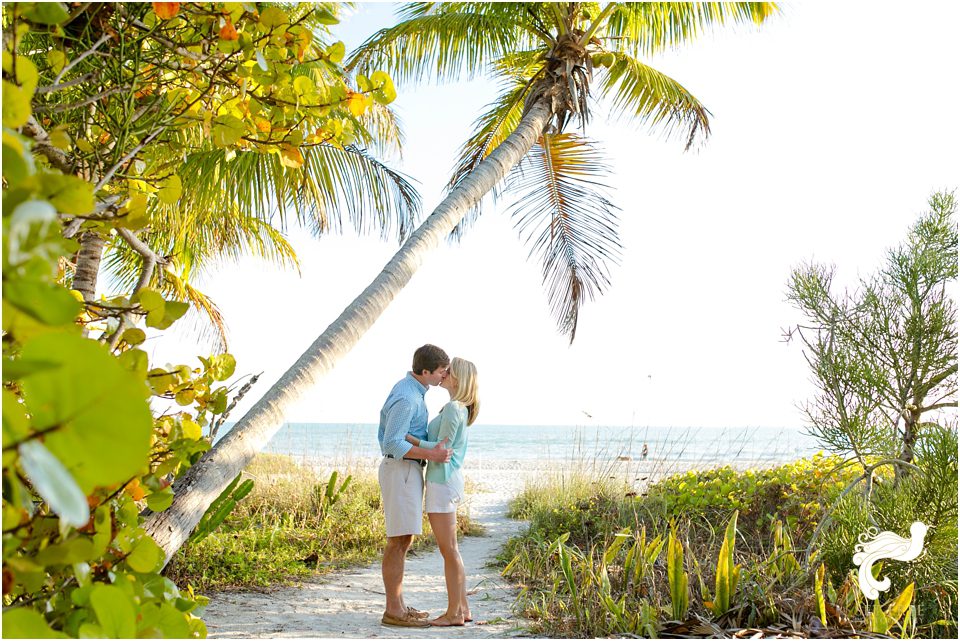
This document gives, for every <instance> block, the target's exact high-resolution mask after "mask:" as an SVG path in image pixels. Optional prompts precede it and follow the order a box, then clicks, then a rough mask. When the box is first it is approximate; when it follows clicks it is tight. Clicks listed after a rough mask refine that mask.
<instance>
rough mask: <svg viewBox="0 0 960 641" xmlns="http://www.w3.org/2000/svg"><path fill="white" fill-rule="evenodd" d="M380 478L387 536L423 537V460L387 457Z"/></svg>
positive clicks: (382, 463)
mask: <svg viewBox="0 0 960 641" xmlns="http://www.w3.org/2000/svg"><path fill="white" fill-rule="evenodd" d="M378 476H379V478H380V495H381V496H382V497H383V516H384V519H385V520H386V523H387V536H388V537H389V536H404V535H406V534H423V467H422V466H421V465H420V463H419V461H416V460H413V459H392V458H386V457H384V458H383V460H382V461H381V462H380V470H379V474H378Z"/></svg>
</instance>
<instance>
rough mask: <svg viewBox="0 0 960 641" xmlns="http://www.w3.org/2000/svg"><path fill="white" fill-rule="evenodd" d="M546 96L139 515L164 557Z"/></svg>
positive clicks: (370, 316)
mask: <svg viewBox="0 0 960 641" xmlns="http://www.w3.org/2000/svg"><path fill="white" fill-rule="evenodd" d="M552 110H553V108H552V100H551V98H550V96H548V95H543V94H541V97H540V98H539V99H537V100H536V101H534V102H533V103H531V104H530V107H529V109H528V111H527V112H526V114H525V115H524V116H523V118H522V120H521V121H520V124H519V125H518V126H517V128H516V130H515V131H514V132H513V133H512V134H511V135H510V136H509V137H508V138H507V139H506V140H505V141H504V142H503V143H502V144H501V145H499V146H498V147H497V148H496V149H495V150H494V151H493V153H491V154H490V155H489V156H488V157H487V158H486V159H484V160H483V162H481V163H480V164H479V165H478V166H477V168H476V169H475V170H474V171H473V172H472V174H471V175H470V176H469V177H468V178H467V179H465V180H463V181H462V182H461V183H460V184H459V185H458V187H457V188H456V189H455V190H453V191H452V192H450V194H448V195H447V197H446V198H445V199H444V200H443V202H441V203H440V205H439V206H438V207H437V208H436V209H435V210H434V211H433V213H432V214H431V215H430V217H429V218H427V220H426V221H424V223H423V224H422V225H421V226H420V228H419V229H417V230H416V231H415V232H414V233H413V234H412V235H411V236H410V238H409V239H408V240H407V241H406V242H405V243H404V244H403V246H402V247H401V248H400V250H399V251H398V252H397V253H396V254H395V255H394V257H393V258H392V259H391V260H390V262H388V263H387V265H386V266H385V267H384V268H383V271H381V272H380V274H379V275H378V276H377V277H376V278H375V279H374V281H373V282H372V283H371V284H370V285H369V286H368V287H367V288H366V289H365V290H363V293H361V294H360V295H359V296H358V297H357V298H356V300H354V301H353V302H352V303H351V304H350V305H349V306H348V307H347V308H346V309H345V310H344V311H343V313H341V314H340V316H339V317H338V318H337V319H336V320H335V321H334V322H333V323H331V324H330V326H329V327H327V329H326V330H325V331H324V332H323V333H322V334H321V335H320V336H319V338H317V339H316V340H315V341H314V342H313V344H312V345H310V347H309V348H307V350H306V351H305V352H304V353H303V355H302V356H300V358H299V359H298V360H297V362H295V363H294V364H293V366H292V367H290V369H288V370H287V371H286V373H285V374H284V375H283V376H281V377H280V379H279V380H278V381H277V382H276V383H275V384H274V385H273V387H271V388H270V390H269V391H267V393H266V394H264V396H263V398H261V399H260V400H259V401H258V402H257V403H256V405H254V406H253V407H252V408H250V410H249V411H248V412H247V413H246V415H245V416H244V417H243V418H241V419H240V421H238V422H237V424H236V425H234V427H233V429H232V430H230V432H229V433H228V434H227V435H226V436H225V437H224V438H223V440H221V441H220V442H219V443H217V445H215V446H214V447H213V449H211V450H210V451H209V452H207V454H206V455H204V456H203V458H201V459H200V461H198V462H197V464H195V465H194V466H193V467H191V468H190V469H189V470H188V471H187V473H186V474H184V476H183V477H182V478H180V479H179V480H178V481H177V482H176V484H175V485H174V490H175V495H176V498H175V499H174V501H173V504H172V505H171V506H170V508H168V509H167V510H165V511H164V512H160V513H158V514H155V515H153V516H151V517H150V518H149V519H148V520H147V521H146V523H145V527H146V530H147V532H148V533H149V534H150V535H151V536H152V537H153V538H154V539H155V540H156V542H157V543H158V544H159V545H160V547H162V548H163V550H164V553H165V554H166V560H167V561H169V560H170V557H171V556H173V554H174V553H175V552H176V551H177V549H178V548H179V547H180V546H181V545H182V544H183V542H184V541H185V540H186V538H187V537H188V536H189V535H190V532H191V531H192V530H193V528H194V527H196V525H197V523H199V521H200V518H201V517H202V516H203V514H204V512H205V511H206V509H207V507H208V506H209V505H210V504H211V503H212V502H213V501H214V500H215V499H216V498H217V497H218V496H219V495H220V493H221V492H222V491H223V490H224V489H225V488H226V487H227V485H229V483H230V482H231V481H232V480H233V479H234V478H235V477H236V476H237V474H239V473H240V472H241V470H243V468H244V467H246V466H247V464H248V463H250V461H251V460H252V459H253V457H254V455H256V454H257V452H259V451H260V450H262V449H263V448H264V447H265V446H266V445H267V443H269V442H270V439H271V438H272V437H273V435H274V434H275V433H276V432H277V430H279V429H280V427H281V425H282V424H283V417H284V411H285V410H286V408H287V407H289V406H290V405H291V404H292V403H293V402H295V401H296V400H298V399H299V398H301V397H302V396H303V395H304V394H305V393H306V392H307V391H309V390H310V389H311V388H312V386H313V385H314V384H316V383H317V382H318V381H319V380H320V377H321V376H323V375H324V374H326V373H327V372H328V371H330V370H331V369H333V367H334V366H335V365H336V364H337V361H338V360H339V359H340V358H342V357H343V356H344V355H345V354H346V353H347V352H349V351H350V349H352V348H353V346H354V345H356V344H357V342H358V341H359V340H360V338H361V337H362V336H363V335H364V333H365V332H366V331H367V330H368V329H370V327H372V326H373V324H374V322H376V320H377V318H379V317H380V314H382V313H383V312H384V311H385V310H386V309H387V306H388V305H389V304H390V302H391V301H392V300H393V299H394V297H395V296H396V295H397V294H398V293H400V291H401V290H402V289H403V288H404V287H405V286H406V284H407V283H408V282H409V281H410V279H411V278H412V277H413V274H414V273H415V272H416V270H417V268H418V267H419V266H420V264H421V263H422V262H423V259H424V256H425V255H426V253H427V252H428V251H429V250H431V249H434V248H435V247H437V246H438V245H439V244H440V242H441V241H442V240H443V238H444V237H446V236H447V235H448V234H449V233H450V232H451V231H452V230H453V229H454V227H456V226H457V223H459V222H460V220H461V219H463V217H464V216H465V215H466V214H467V212H468V211H470V209H471V208H472V207H473V206H475V205H476V204H477V203H479V202H480V200H481V199H482V198H483V196H484V195H485V194H487V193H488V192H489V191H490V190H491V189H493V187H494V186H495V185H496V184H497V183H499V182H500V181H501V180H503V179H504V178H505V177H506V175H507V174H508V173H509V172H510V170H511V169H512V168H513V167H514V166H515V165H516V164H517V163H518V162H520V160H521V159H522V158H523V157H524V155H526V153H527V152H528V151H529V150H530V149H531V147H533V145H534V143H535V142H536V141H537V140H538V138H539V137H540V136H541V134H542V133H543V132H544V130H545V129H546V127H547V124H548V123H549V121H550V118H551V116H552Z"/></svg>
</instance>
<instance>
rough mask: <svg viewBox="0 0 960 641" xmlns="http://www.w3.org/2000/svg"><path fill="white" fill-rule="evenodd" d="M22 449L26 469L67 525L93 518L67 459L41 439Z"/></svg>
mask: <svg viewBox="0 0 960 641" xmlns="http://www.w3.org/2000/svg"><path fill="white" fill-rule="evenodd" d="M18 449H19V451H20V464H21V465H22V466H23V471H24V472H25V473H26V475H27V478H29V479H30V482H31V483H33V488H34V489H35V490H36V491H37V494H39V495H40V496H41V497H43V500H44V501H46V502H47V504H48V505H49V506H50V509H51V510H53V511H54V512H56V513H57V515H59V516H60V520H61V521H62V522H63V523H64V524H66V525H69V526H72V527H80V526H82V525H84V524H86V522H87V521H89V520H90V508H89V506H88V505H87V497H86V495H85V494H84V493H83V492H81V491H80V487H79V486H78V485H77V482H76V481H75V480H74V479H73V477H72V476H71V475H70V472H69V471H67V468H66V467H64V465H63V463H61V462H60V461H59V460H58V459H57V457H55V456H54V455H53V454H51V453H50V450H48V449H47V448H46V447H45V446H44V445H43V443H41V442H40V441H39V440H37V439H31V440H29V441H26V442H25V443H21V444H20V447H19V448H18ZM48 549H49V548H48Z"/></svg>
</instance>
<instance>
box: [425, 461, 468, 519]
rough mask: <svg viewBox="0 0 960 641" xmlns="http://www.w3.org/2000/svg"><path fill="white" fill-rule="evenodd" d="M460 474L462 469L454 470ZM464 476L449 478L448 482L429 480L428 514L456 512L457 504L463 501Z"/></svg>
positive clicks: (456, 473)
mask: <svg viewBox="0 0 960 641" xmlns="http://www.w3.org/2000/svg"><path fill="white" fill-rule="evenodd" d="M454 474H455V475H458V474H460V470H457V471H456V472H454ZM462 488H463V481H462V477H460V478H453V477H451V478H450V479H448V482H447V483H434V482H433V481H427V498H426V504H427V506H426V511H427V514H431V513H434V514H435V513H437V512H456V511H457V506H458V505H459V504H460V502H461V501H463V489H462Z"/></svg>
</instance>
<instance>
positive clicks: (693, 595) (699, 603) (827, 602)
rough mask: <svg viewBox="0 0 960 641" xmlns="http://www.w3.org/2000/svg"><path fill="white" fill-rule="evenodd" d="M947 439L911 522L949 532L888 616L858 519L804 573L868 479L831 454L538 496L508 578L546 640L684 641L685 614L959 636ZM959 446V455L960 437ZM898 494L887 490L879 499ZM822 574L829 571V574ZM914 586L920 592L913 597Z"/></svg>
mask: <svg viewBox="0 0 960 641" xmlns="http://www.w3.org/2000/svg"><path fill="white" fill-rule="evenodd" d="M941 436H942V438H940V440H937V441H934V440H930V441H928V445H927V446H925V447H926V449H924V450H923V451H924V452H926V454H924V456H927V457H940V458H941V459H942V460H943V461H945V464H944V465H943V466H941V468H938V469H939V470H940V472H938V473H937V474H940V476H937V474H933V475H929V476H924V477H921V476H919V475H918V476H916V477H915V478H913V479H911V481H910V482H909V483H905V484H904V485H903V486H902V488H901V489H900V490H899V492H900V493H901V494H903V495H908V496H909V497H910V501H909V502H908V503H909V505H912V506H913V508H911V509H913V510H914V511H913V512H911V513H910V515H911V516H912V515H913V514H917V515H920V514H922V515H923V516H924V518H928V519H931V516H933V515H932V513H931V512H937V511H938V510H939V511H940V513H941V516H942V517H943V518H945V519H946V520H945V522H944V525H943V526H940V525H938V526H936V527H935V528H934V530H933V531H932V532H936V531H937V530H940V532H937V533H936V535H934V536H931V538H930V541H929V545H928V548H927V552H926V556H925V557H922V558H921V560H920V562H918V563H916V564H902V566H903V567H901V568H899V569H898V572H902V573H904V574H903V576H902V577H899V578H898V579H897V580H896V581H895V582H894V586H893V587H892V589H891V590H889V591H888V592H886V593H884V594H883V596H882V597H881V598H882V599H884V600H886V602H885V603H883V604H881V605H882V606H883V607H882V608H881V609H880V610H877V611H876V612H874V611H872V610H871V609H870V607H866V606H867V604H865V603H864V599H863V598H862V596H861V595H860V592H859V588H857V587H856V585H855V583H853V582H852V579H851V577H850V574H849V572H850V570H851V569H852V568H853V563H852V555H853V551H854V545H855V544H856V542H857V541H856V535H858V534H859V533H860V532H862V531H863V530H864V528H863V527H861V525H862V523H861V522H860V521H852V522H851V519H850V518H848V517H847V513H848V511H844V510H843V509H841V510H839V511H838V512H837V513H835V514H834V515H833V517H832V519H833V520H832V521H830V522H829V523H825V525H824V528H823V531H822V533H821V534H818V537H819V538H818V539H817V541H815V542H818V543H819V544H821V545H823V546H824V547H823V553H822V554H821V555H820V556H818V555H817V552H816V550H814V551H813V555H812V561H811V562H810V564H809V565H806V564H805V563H806V561H807V556H806V554H805V552H806V550H807V547H808V546H809V545H810V543H811V541H812V537H813V536H814V532H815V531H816V528H817V525H818V524H819V523H821V522H823V521H824V516H825V515H826V514H827V513H828V509H829V505H830V504H831V503H832V502H833V501H834V499H835V497H837V496H838V495H839V494H840V493H841V492H842V491H843V490H844V489H845V488H847V487H849V485H850V483H851V482H852V481H853V480H854V479H855V477H856V475H857V473H858V470H856V469H853V468H847V467H841V468H840V469H839V470H838V469H837V468H838V465H839V463H840V461H839V459H837V458H835V457H825V456H823V455H820V454H818V455H815V456H814V457H812V458H810V459H803V460H800V461H797V462H795V463H790V464H787V465H782V466H779V467H776V468H771V469H765V470H747V471H743V472H738V471H736V470H733V469H732V468H729V467H727V468H721V469H715V470H704V471H698V472H689V473H686V474H680V475H675V476H673V477H670V478H667V479H664V480H663V481H661V482H659V483H657V484H655V485H653V486H651V487H650V488H649V490H648V492H647V495H646V496H642V495H641V496H635V495H634V493H633V492H629V491H628V492H624V491H619V492H618V491H617V490H616V488H615V487H613V486H611V485H609V484H606V483H594V482H591V481H590V480H588V479H585V478H578V479H575V480H574V481H572V482H571V481H565V482H564V483H563V484H560V483H559V482H558V483H556V485H549V484H547V485H536V486H532V487H529V488H527V489H526V490H525V491H524V492H522V493H521V494H520V495H519V496H518V497H517V498H516V500H515V501H514V502H513V503H512V505H511V513H512V514H514V515H517V516H522V517H524V518H527V519H528V520H529V521H530V524H529V526H528V528H527V529H526V530H525V531H524V532H523V533H522V534H521V535H520V536H517V537H514V538H513V539H511V540H510V541H509V542H508V544H507V545H506V546H505V549H504V553H503V555H502V556H501V561H502V562H503V563H504V573H505V575H507V576H509V577H511V578H512V579H514V580H516V581H518V582H519V583H520V585H521V587H522V588H523V591H522V598H521V599H520V600H519V601H518V606H519V607H520V609H521V611H522V613H523V614H524V615H525V616H527V617H529V618H530V619H531V620H532V621H533V622H534V630H533V631H534V632H535V633H537V634H545V635H547V636H560V637H584V636H593V637H603V636H611V635H622V634H631V635H639V636H645V637H649V636H653V635H654V634H659V633H679V634H683V633H685V632H684V630H683V629H682V626H679V625H678V624H676V623H671V622H670V621H669V620H667V619H668V618H669V615H670V613H671V612H672V611H673V606H674V605H678V607H679V606H684V607H683V608H681V610H682V611H686V610H687V608H689V612H690V614H689V615H687V616H697V617H701V618H703V619H707V620H713V622H714V623H715V624H716V625H718V626H720V627H721V628H724V627H726V628H731V629H732V628H738V627H747V626H753V627H756V626H768V625H773V624H777V623H788V624H790V623H789V622H790V621H791V620H796V621H802V622H803V624H804V625H807V624H808V623H809V622H810V621H813V620H817V621H820V622H821V623H820V624H819V625H820V626H821V632H822V628H823V627H826V628H828V629H829V628H833V629H834V630H835V631H836V632H837V634H840V633H841V630H847V631H849V630H850V629H851V627H852V628H854V629H858V630H866V631H875V632H887V631H890V630H894V631H896V632H902V631H903V630H908V631H910V632H911V633H916V634H918V635H923V636H933V637H936V636H940V635H943V634H944V633H949V632H952V631H953V630H955V627H956V623H955V621H956V617H955V614H954V607H955V606H954V604H955V603H956V558H957V557H956V543H957V538H956V536H957V535H956V509H955V505H954V506H953V509H952V511H951V509H949V507H948V504H949V500H948V497H949V496H950V494H951V492H952V493H953V498H954V501H955V497H956V462H955V461H956V457H955V455H954V457H953V463H952V465H953V468H952V470H953V471H952V477H951V468H950V465H951V463H950V457H949V455H948V453H949V451H950V448H951V445H950V438H951V436H950V434H943V435H941ZM952 438H953V447H954V448H955V447H956V434H955V432H954V433H953V436H952ZM954 452H955V449H954ZM921 462H923V461H921ZM950 478H952V486H951V485H950V483H942V485H941V486H940V487H938V488H936V492H935V493H931V488H930V487H929V486H928V484H929V483H932V482H934V479H940V481H939V482H942V481H944V480H949V479H950ZM890 483H891V479H886V480H883V481H881V484H880V486H879V487H878V489H877V491H878V492H879V493H883V492H885V491H886V490H885V489H884V488H886V487H889V486H890ZM683 496H686V497H687V498H686V500H682V498H681V497H683ZM855 496H856V493H855V492H850V493H848V494H847V495H846V496H845V499H844V502H843V503H842V504H843V505H847V504H848V503H847V501H850V502H851V503H849V504H850V505H854V503H852V501H853V500H854V497H855ZM891 503H896V501H891ZM898 505H899V503H898ZM899 509H904V508H899ZM951 514H952V516H950V515H951ZM735 516H736V520H735V518H734V517H735ZM891 518H893V517H891ZM895 518H897V519H901V518H905V516H904V514H897V515H895ZM951 518H952V521H950V519H951ZM921 520H922V519H921ZM931 522H932V520H931ZM951 523H952V525H951ZM731 524H732V525H731ZM725 525H726V526H727V528H726V532H725V531H724V526H725ZM731 527H732V528H733V530H731ZM671 532H674V533H675V546H678V547H677V549H676V550H675V551H674V552H675V553H674V560H675V564H676V566H675V567H673V568H672V571H671V572H670V573H668V572H667V554H666V552H664V549H665V548H664V545H663V544H664V542H665V541H666V540H667V539H668V535H669V534H670V533H671ZM733 532H735V533H736V536H735V537H734V536H733ZM842 532H850V533H852V540H848V541H840V539H839V538H838V537H839V536H840V534H838V533H842ZM830 545H833V546H834V548H830V547H829V546H830ZM681 552H682V555H681V554H680V553H681ZM821 560H823V561H825V562H826V564H825V567H824V569H823V571H822V572H818V570H820V567H821ZM734 568H738V569H739V576H736V573H735V572H734V571H733V570H734ZM892 570H893V568H892V566H891V571H892ZM718 574H721V577H720V578H721V579H724V580H721V581H718V580H717V579H718ZM668 575H672V576H673V585H672V586H671V583H670V581H669V578H670V577H669V576H668ZM912 581H915V582H916V583H915V585H916V590H915V591H914V590H913V588H909V589H906V591H904V589H905V588H908V586H909V585H910V582H912ZM684 582H686V585H688V586H689V594H688V597H689V602H688V603H686V604H683V603H681V604H676V603H675V601H676V599H678V598H681V597H682V596H683V595H682V594H681V593H680V592H678V589H679V588H678V587H677V586H679V585H681V584H684ZM715 586H726V591H722V590H719V589H717V588H715ZM671 588H672V589H671ZM721 592H722V594H721ZM718 595H721V596H722V597H723V598H722V600H720V599H717V598H716V597H717V596H718ZM901 596H902V598H900V597H901ZM911 605H912V606H913V607H912V608H911V607H910V606H911ZM878 607H879V606H878ZM937 621H944V622H945V625H944V624H935V622H937ZM790 625H792V624H790ZM771 630H772V628H771ZM844 634H847V633H846V632H845V633H844ZM947 636H950V635H949V634H948V635H947Z"/></svg>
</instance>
